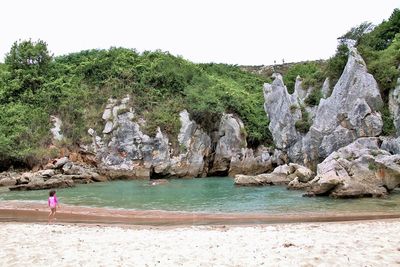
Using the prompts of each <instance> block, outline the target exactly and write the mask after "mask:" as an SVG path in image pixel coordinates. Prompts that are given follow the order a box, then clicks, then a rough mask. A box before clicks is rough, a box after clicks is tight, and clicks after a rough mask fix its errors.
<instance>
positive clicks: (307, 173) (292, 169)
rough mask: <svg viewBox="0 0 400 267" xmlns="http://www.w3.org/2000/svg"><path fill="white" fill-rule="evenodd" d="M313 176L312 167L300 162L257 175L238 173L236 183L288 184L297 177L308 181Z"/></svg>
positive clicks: (260, 184)
mask: <svg viewBox="0 0 400 267" xmlns="http://www.w3.org/2000/svg"><path fill="white" fill-rule="evenodd" d="M312 177H313V172H312V171H311V170H310V169H308V168H306V167H303V166H301V165H298V164H294V163H290V164H285V165H281V166H278V167H276V168H275V169H274V171H273V172H271V173H264V174H259V175H256V176H254V175H242V174H238V175H236V176H235V185H241V186H263V185H287V184H289V183H291V182H292V181H293V180H295V179H296V180H297V181H299V180H300V181H302V182H304V183H306V182H308V181H309V180H311V178H312Z"/></svg>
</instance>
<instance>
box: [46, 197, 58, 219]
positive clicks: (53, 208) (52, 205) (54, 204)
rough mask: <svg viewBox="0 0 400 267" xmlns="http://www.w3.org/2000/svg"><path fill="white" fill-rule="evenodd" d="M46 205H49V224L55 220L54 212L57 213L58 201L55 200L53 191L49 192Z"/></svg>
mask: <svg viewBox="0 0 400 267" xmlns="http://www.w3.org/2000/svg"><path fill="white" fill-rule="evenodd" d="M47 204H48V205H49V208H50V213H49V223H51V222H52V221H53V220H55V217H56V211H57V207H58V200H57V196H56V191H55V190H50V192H49V199H48V201H47Z"/></svg>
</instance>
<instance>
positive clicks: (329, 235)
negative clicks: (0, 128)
mask: <svg viewBox="0 0 400 267" xmlns="http://www.w3.org/2000/svg"><path fill="white" fill-rule="evenodd" d="M399 231H400V220H398V219H395V220H381V221H363V222H345V223H344V222H334V223H296V224H273V225H263V226H224V225H220V226H185V227H137V226H104V225H83V224H78V225H77V224H75V225H74V224H59V223H58V224H54V225H46V224H42V223H1V224H0V244H1V249H0V266H395V265H400V235H399V234H398V233H399Z"/></svg>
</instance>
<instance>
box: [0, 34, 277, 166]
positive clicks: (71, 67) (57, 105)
mask: <svg viewBox="0 0 400 267" xmlns="http://www.w3.org/2000/svg"><path fill="white" fill-rule="evenodd" d="M266 81H267V79H265V78H262V77H260V76H258V75H255V74H250V73H247V72H244V71H242V70H241V69H240V68H239V67H237V66H230V65H224V64H193V63H191V62H189V61H187V60H184V59H183V58H181V57H175V56H172V55H171V54H169V53H167V52H162V51H154V52H149V51H146V52H143V53H138V52H136V51H135V50H131V49H124V48H110V49H108V50H87V51H82V52H79V53H72V54H69V55H65V56H60V57H55V58H54V57H53V56H52V55H51V54H50V53H49V51H48V50H47V45H46V43H45V42H43V41H41V40H39V41H37V42H33V41H31V40H28V41H21V42H15V43H14V44H13V46H12V48H11V50H10V52H9V53H8V54H7V56H6V58H5V63H4V64H0V104H1V105H0V109H1V110H0V169H1V164H2V163H4V164H5V162H8V163H9V162H23V163H25V164H29V165H31V164H35V163H36V162H37V161H38V160H40V159H42V158H46V157H47V156H49V157H50V155H46V153H45V152H43V151H48V149H44V148H47V147H48V146H49V145H50V143H51V136H50V131H49V129H50V127H51V124H50V121H49V115H50V114H53V115H57V116H59V117H60V118H61V120H62V121H63V126H62V131H63V134H64V135H65V137H66V141H65V144H64V145H67V146H75V145H77V144H80V143H82V142H87V141H89V139H88V135H87V129H88V128H94V129H95V130H96V131H97V132H101V130H102V127H103V122H102V119H101V115H102V111H103V110H104V107H105V105H106V103H107V100H108V99H109V98H110V97H112V98H116V99H120V98H122V97H124V96H126V95H127V94H129V95H131V96H132V103H131V104H132V106H133V107H134V109H135V112H136V113H137V114H138V115H139V116H140V117H143V118H144V119H145V120H146V123H147V124H146V126H145V127H144V130H145V131H146V132H147V133H148V134H150V135H152V136H154V134H155V131H156V128H157V126H159V127H160V128H161V130H162V131H163V132H165V133H167V134H168V135H169V137H170V140H171V141H172V142H173V143H174V144H175V145H176V139H177V133H178V131H179V128H180V121H179V112H180V111H181V110H183V109H187V110H188V111H189V113H190V114H191V116H192V119H195V120H196V121H198V122H199V123H200V124H201V125H202V126H203V127H204V128H205V130H206V131H209V132H211V131H212V130H214V129H215V125H218V121H219V118H220V116H221V115H222V113H223V112H231V113H234V114H236V115H237V116H239V117H240V118H241V119H242V120H243V122H244V124H245V129H243V133H245V135H246V137H247V142H248V144H249V145H250V146H257V145H258V144H267V145H268V144H270V143H271V142H272V138H271V135H270V133H269V131H268V127H267V126H268V120H267V118H266V115H265V112H264V110H263V102H264V100H263V95H262V94H263V93H262V89H261V88H262V85H263V83H264V82H266ZM121 112H122V111H121ZM49 153H50V152H49Z"/></svg>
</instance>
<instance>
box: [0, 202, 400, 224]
mask: <svg viewBox="0 0 400 267" xmlns="http://www.w3.org/2000/svg"><path fill="white" fill-rule="evenodd" d="M48 213H49V210H48V208H47V206H46V204H40V203H34V202H16V201H15V202H14V201H0V222H3V223H4V222H27V223H29V222H47V216H48ZM56 218H57V222H58V223H83V224H104V225H142V226H143V225H144V226H146V225H148V226H194V225H222V224H223V225H237V226H241V225H266V224H282V223H313V222H347V221H364V220H384V219H399V218H400V213H388V212H369V213H366V212H348V213H344V212H340V213H339V212H324V213H321V212H309V213H289V214H267V213H189V212H175V211H158V210H124V209H110V208H94V207H82V206H71V205H62V206H61V208H60V209H58V210H57V215H56Z"/></svg>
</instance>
